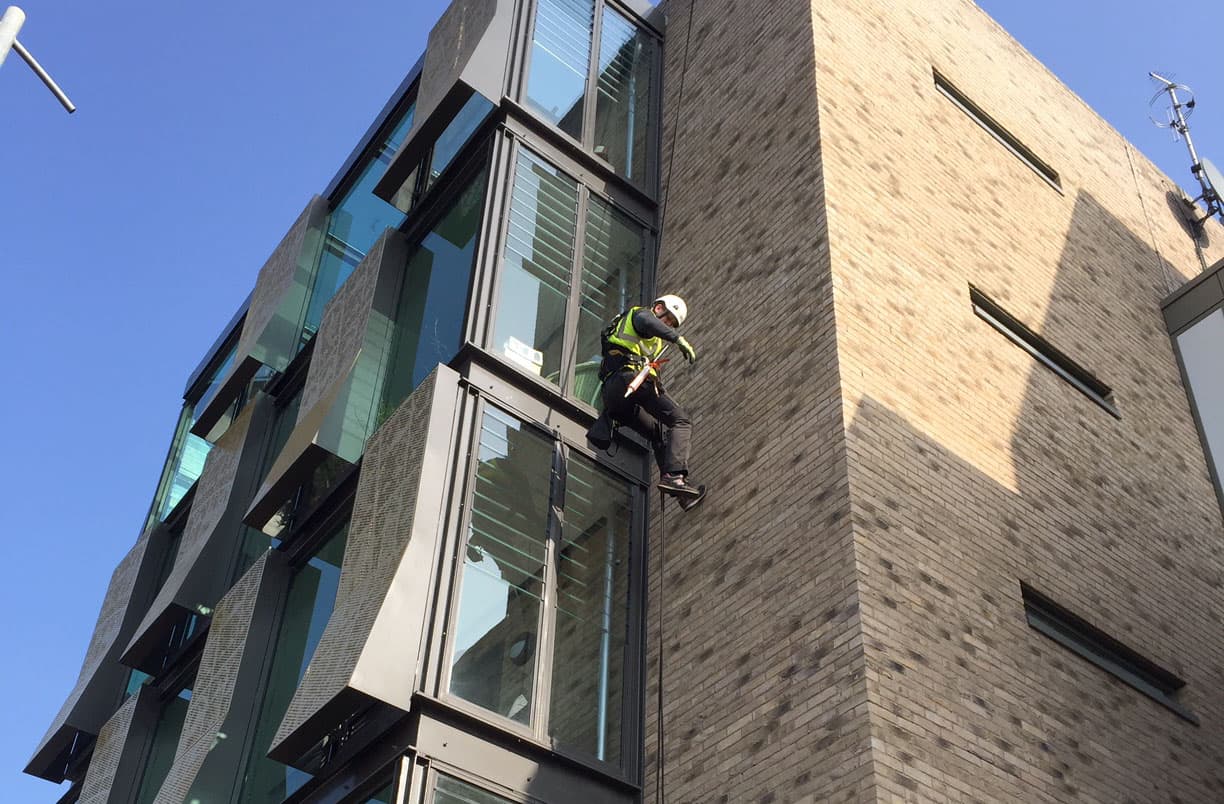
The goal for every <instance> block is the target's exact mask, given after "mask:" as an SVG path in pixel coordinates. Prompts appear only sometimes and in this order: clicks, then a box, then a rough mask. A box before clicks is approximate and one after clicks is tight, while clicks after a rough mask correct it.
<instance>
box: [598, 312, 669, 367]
mask: <svg viewBox="0 0 1224 804" xmlns="http://www.w3.org/2000/svg"><path fill="white" fill-rule="evenodd" d="M641 309H642V308H641V307H630V308H629V310H628V312H626V313H625V314H624V315H622V316H621V317H620V321H619V322H617V324H616V325H615V326H614V327H613V328H612V331H611V332H610V333H609V334H608V343H610V344H612V345H614V346H619V347H620V348H621V349H623V350H624V351H626V352H628V353H629V354H630V355H633V356H635V357H636V360H635V359H630V361H629V363H630V364H631V365H634V364H636V365H635V368H638V369H640V368H641V367H642V366H643V365H645V362H646V361H648V360H654V359H655V358H656V357H658V356H659V353H660V352H662V351H663V344H664V341H663V339H662V338H643V337H642V336H641V335H639V334H638V333H637V330H636V329H634V328H633V314H634V313H636V312H637V311H638V310H641ZM650 373H651V375H652V376H654V375H655V374H656V372H655V370H654V369H651V370H650Z"/></svg>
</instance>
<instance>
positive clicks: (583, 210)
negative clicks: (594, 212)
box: [472, 128, 659, 413]
mask: <svg viewBox="0 0 1224 804" xmlns="http://www.w3.org/2000/svg"><path fill="white" fill-rule="evenodd" d="M506 133H507V136H506V137H499V138H498V139H499V140H500V141H502V142H503V143H504V144H505V147H503V148H502V149H501V153H500V154H499V155H497V156H496V157H495V163H496V164H495V167H496V168H498V169H497V170H496V171H495V175H496V176H497V181H496V183H495V184H492V185H490V188H489V193H490V195H492V194H494V193H496V202H497V203H496V206H495V207H493V209H494V210H495V211H496V215H497V217H496V220H494V221H491V222H490V221H486V224H491V225H492V226H493V227H495V228H493V229H492V230H489V229H486V231H492V232H493V234H492V235H491V241H490V246H491V247H490V248H489V249H488V254H489V258H488V260H487V261H485V262H484V263H482V264H478V266H477V267H478V270H480V271H483V272H484V277H481V279H480V280H479V281H480V284H481V286H482V287H483V292H484V293H485V294H486V295H485V296H484V298H485V301H483V302H481V303H480V308H482V314H483V320H478V321H476V322H475V331H474V332H473V334H472V338H473V340H474V342H475V343H477V344H479V345H480V347H481V348H482V349H484V350H485V351H486V353H487V354H489V355H490V356H491V357H492V358H493V359H495V360H497V361H498V362H499V363H500V364H502V365H504V366H506V367H508V368H509V369H510V370H512V371H513V372H514V373H515V374H517V375H521V376H522V377H523V378H526V379H527V380H529V381H531V382H532V383H533V384H536V385H538V386H539V387H541V388H544V389H546V390H547V392H548V393H550V394H556V395H560V396H562V397H564V398H565V399H566V401H567V402H569V403H570V404H575V405H577V406H579V408H580V409H582V410H585V411H588V412H591V413H596V412H597V411H596V410H595V408H594V407H593V406H592V405H590V404H589V403H587V402H585V401H582V400H580V399H579V398H578V397H576V396H575V393H574V391H575V388H574V385H575V377H574V373H575V372H574V369H575V363H576V361H575V359H574V353H575V351H576V349H577V345H578V323H579V320H580V316H581V312H582V287H583V286H582V275H583V271H584V269H585V265H584V263H585V253H586V249H585V246H586V228H587V221H588V220H589V218H590V207H591V199H592V198H593V197H594V198H597V199H599V201H601V202H603V203H605V204H607V205H608V206H609V207H611V208H612V210H613V211H614V212H615V213H619V214H621V215H623V216H625V217H626V218H627V219H629V220H630V221H632V222H633V223H635V224H637V225H638V226H640V227H641V229H642V276H641V286H640V288H639V290H638V293H639V296H638V300H637V302H636V304H639V305H641V304H645V303H646V301H647V297H648V296H649V295H650V294H649V293H648V292H647V291H648V290H649V289H650V288H653V287H654V285H655V278H656V276H655V272H656V270H657V250H658V244H659V243H658V233H657V231H656V230H655V226H654V224H653V222H652V221H653V219H652V218H650V217H648V216H649V212H648V210H647V209H645V208H644V207H642V206H640V205H638V204H634V203H633V201H632V200H631V198H630V197H629V196H626V195H624V194H622V193H620V192H618V191H617V189H618V186H617V185H616V184H614V183H611V182H601V181H600V180H599V178H598V177H596V176H595V175H594V174H592V173H591V172H590V171H587V170H584V169H583V168H582V166H581V165H579V164H578V163H576V162H574V161H573V160H571V159H568V158H565V157H564V156H563V155H561V154H559V153H557V152H556V150H555V149H553V148H550V147H549V146H547V145H546V144H544V143H542V142H541V141H539V140H538V139H536V138H534V137H531V136H530V135H529V134H527V133H526V132H524V131H523V130H522V129H518V128H507V129H506ZM524 149H525V150H526V151H528V152H529V153H530V154H531V155H532V156H533V157H534V158H535V159H537V160H538V161H540V162H541V163H543V164H545V165H548V166H550V167H552V168H553V169H555V170H557V171H558V172H559V173H561V174H563V175H565V176H566V177H568V178H570V179H572V180H573V181H574V182H575V183H576V184H577V187H578V204H577V207H576V213H575V214H576V216H577V217H576V221H577V225H576V227H575V230H574V250H573V256H572V257H571V260H570V265H569V268H570V287H569V297H568V299H567V300H566V306H565V332H564V333H563V336H562V345H561V368H560V375H559V376H558V382H557V383H555V384H554V383H552V382H550V381H548V380H546V379H544V378H542V377H538V376H535V375H532V374H530V373H529V372H527V370H526V369H524V368H522V367H520V366H518V365H517V364H515V363H513V362H511V361H510V360H509V359H508V358H505V357H504V356H502V355H501V354H500V352H499V351H498V350H496V349H494V348H493V347H492V345H491V341H492V339H493V333H494V328H495V325H496V323H497V316H498V302H499V301H500V299H501V291H502V284H503V280H504V273H505V272H504V271H503V270H502V268H503V265H504V261H505V256H506V247H507V240H508V234H509V225H508V218H509V216H510V212H511V204H512V200H513V199H512V196H513V193H514V182H515V176H516V171H517V166H518V163H519V154H520V153H521V151H523V150H524ZM485 277H487V279H486V278H485ZM630 306H634V304H633V303H631V304H630Z"/></svg>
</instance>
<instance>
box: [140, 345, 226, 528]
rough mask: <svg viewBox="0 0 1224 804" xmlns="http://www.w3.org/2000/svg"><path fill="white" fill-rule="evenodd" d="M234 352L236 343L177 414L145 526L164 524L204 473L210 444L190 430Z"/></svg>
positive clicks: (209, 399)
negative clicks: (204, 383)
mask: <svg viewBox="0 0 1224 804" xmlns="http://www.w3.org/2000/svg"><path fill="white" fill-rule="evenodd" d="M237 350H238V343H237V341H236V340H235V342H234V343H233V344H232V345H231V346H230V347H229V350H228V351H227V352H226V353H225V357H223V358H222V359H221V360H220V361H219V362H217V363H215V364H214V365H213V366H212V367H211V369H210V370H209V374H208V380H207V384H206V385H205V386H204V388H203V390H202V391H200V392H199V394H198V395H197V396H195V397H193V398H191V399H189V400H188V401H187V403H186V404H185V405H184V406H183V410H182V411H181V413H180V414H179V421H178V425H177V426H176V427H175V429H174V440H173V441H172V442H171V444H170V456H169V458H167V459H166V465H165V467H164V468H163V469H162V477H161V480H160V481H159V482H158V484H157V494H156V495H155V496H154V498H153V507H152V510H151V511H150V514H149V521H148V522H146V523H145V527H148V526H149V525H151V524H153V522H154V521H157V522H162V521H164V520H165V518H166V517H167V516H169V514H170V512H171V511H173V510H174V506H176V505H178V504H179V500H181V499H183V495H184V494H186V493H187V490H188V489H190V488H191V487H192V486H193V485H194V484H195V482H196V480H197V479H199V477H200V473H201V472H203V471H204V460H205V459H206V458H207V457H208V452H209V450H210V449H212V445H211V444H209V443H208V442H207V441H205V440H204V439H202V438H200V437H198V436H194V435H192V434H191V432H190V431H191V427H192V425H194V424H195V423H196V418H197V417H198V416H199V412H200V411H202V410H203V409H204V408H205V406H206V405H207V404H208V403H209V402H210V401H211V400H212V398H213V396H214V395H215V394H216V393H217V389H218V388H220V387H221V381H222V380H223V379H225V376H226V374H228V373H229V369H230V366H231V365H233V362H234V355H235V353H236V352H237Z"/></svg>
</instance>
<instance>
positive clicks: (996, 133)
mask: <svg viewBox="0 0 1224 804" xmlns="http://www.w3.org/2000/svg"><path fill="white" fill-rule="evenodd" d="M932 72H933V74H934V77H935V88H936V89H938V90H939V91H940V93H942V94H943V95H944V97H946V98H947V99H948V100H950V101H952V102H953V103H954V104H956V105H957V107H958V108H960V110H961V111H962V112H964V113H965V114H967V115H969V117H971V118H972V119H973V121H974V122H975V123H977V124H978V125H979V126H981V127H982V128H984V129H986V131H987V132H988V133H989V134H990V136H992V137H994V138H995V139H996V140H998V141H999V142H1000V143H1001V144H1002V145H1003V147H1004V148H1006V149H1007V150H1009V151H1011V152H1012V154H1014V155H1015V156H1016V158H1017V159H1019V160H1020V161H1021V162H1023V163H1024V164H1026V165H1028V166H1029V167H1030V168H1032V170H1033V172H1034V173H1036V174H1037V175H1038V176H1040V177H1041V178H1043V179H1045V180H1046V182H1048V183H1049V185H1050V186H1051V187H1053V188H1054V189H1055V190H1058V191H1059V192H1060V193H1061V192H1062V182H1061V181H1059V178H1058V171H1056V170H1055V169H1054V168H1052V167H1050V166H1049V165H1047V164H1046V163H1045V162H1043V161H1042V160H1041V159H1040V158H1038V156H1037V154H1035V153H1033V152H1032V150H1030V149H1029V147H1028V146H1027V145H1025V144H1024V143H1022V142H1020V140H1018V139H1016V136H1015V135H1014V134H1012V133H1011V132H1010V131H1008V130H1007V129H1005V128H1004V127H1003V126H1002V125H1000V124H999V121H997V120H995V119H994V118H993V117H991V116H990V115H988V114H986V112H985V111H983V109H982V107H980V106H978V105H977V104H976V103H974V102H973V101H971V100H969V98H968V97H966V95H965V94H964V93H963V92H961V91H960V90H959V89H957V88H956V87H954V86H953V85H952V83H951V82H950V81H948V79H947V78H944V77H943V76H942V75H940V74H939V71H938V70H934V71H932Z"/></svg>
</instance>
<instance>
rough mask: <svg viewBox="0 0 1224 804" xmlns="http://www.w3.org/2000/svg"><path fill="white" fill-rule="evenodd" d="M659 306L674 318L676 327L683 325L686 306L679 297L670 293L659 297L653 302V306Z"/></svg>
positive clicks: (686, 314) (686, 313)
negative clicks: (664, 308)
mask: <svg viewBox="0 0 1224 804" xmlns="http://www.w3.org/2000/svg"><path fill="white" fill-rule="evenodd" d="M655 304H661V305H663V306H664V307H666V308H667V311H668V312H669V313H671V314H672V315H674V316H675V317H676V326H677V327H678V326H680V325H681V324H683V323H684V319H686V318H688V305H687V304H685V303H684V299H682V298H680V297H679V296H673V295H671V294H670V293H669V294H668V295H666V296H660V297H659V298H657V299H655V300H654V304H652V305H650V306H651V307H652V308H653V307H654V305H655Z"/></svg>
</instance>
